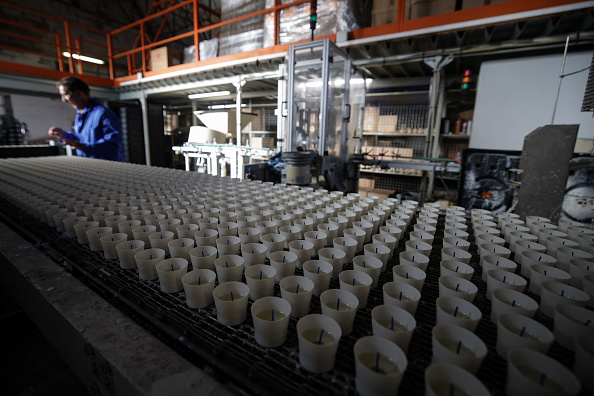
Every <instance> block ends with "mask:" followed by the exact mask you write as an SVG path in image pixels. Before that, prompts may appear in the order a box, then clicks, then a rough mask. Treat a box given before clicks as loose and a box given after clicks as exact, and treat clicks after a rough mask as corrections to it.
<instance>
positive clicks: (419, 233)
mask: <svg viewBox="0 0 594 396" xmlns="http://www.w3.org/2000/svg"><path fill="white" fill-rule="evenodd" d="M202 202H205V201H202ZM161 203H163V202H161ZM153 206H156V205H153ZM177 209H178V208H176V210H177ZM181 209H182V210H183V208H181ZM133 210H134V209H133ZM208 213H212V212H208ZM401 213H403V214H405V216H406V213H405V212H401ZM412 213H414V211H411V213H409V214H412ZM176 214H179V213H176ZM405 216H404V217H405ZM369 220H371V219H369ZM458 220H460V219H458ZM430 223H431V222H427V223H420V224H421V225H422V224H425V225H423V226H422V227H417V226H418V225H419V224H417V225H415V227H416V228H415V231H413V232H411V240H413V241H414V240H417V241H419V242H416V243H415V248H418V247H419V245H421V247H423V245H422V244H423V243H426V242H430V241H431V239H432V238H431V237H428V236H427V233H425V232H424V231H428V229H429V230H430V228H431V227H432V226H431V225H430ZM360 225H361V227H360V228H361V229H365V227H364V224H360ZM448 225H452V223H451V222H450V223H446V228H448ZM479 227H480V226H479ZM476 228H478V227H476ZM376 229H377V228H376ZM451 229H454V230H456V229H458V228H457V227H456V226H455V223H454V226H453V227H451ZM328 231H329V230H328ZM433 231H434V230H433ZM388 235H389V234H388ZM456 236H460V235H456ZM236 238H237V237H236ZM423 239H424V240H423ZM228 242H229V240H227V243H228ZM384 242H385V239H384ZM408 242H409V241H407V248H408V245H409V244H408ZM182 243H183V242H182ZM188 244H189V243H188ZM444 245H445V241H444ZM223 249H224V248H223ZM376 249H377V248H376ZM425 252H426V253H428V252H427V251H426V250H425ZM429 252H430V250H429ZM403 253H410V252H403ZM446 253H447V252H446ZM409 256H410V255H409ZM414 257H415V256H414V255H413V256H412V259H413V262H414ZM416 257H421V256H419V255H417V256H416ZM487 257H488V256H487ZM400 258H401V263H402V262H403V261H405V260H406V258H403V257H402V255H401V257H400ZM410 258H411V257H408V259H409V260H410ZM458 258H460V257H458ZM285 260H286V255H283V261H285ZM420 261H422V260H420ZM427 261H428V260H427ZM271 262H274V261H272V260H271ZM226 264H227V265H228V262H227V263H226ZM409 264H410V263H409ZM417 264H419V259H418V260H417ZM442 264H443V263H442ZM169 265H170V264H169V262H166V263H165V264H162V265H161V266H162V267H163V268H164V269H165V271H163V272H164V273H167V272H168V271H167V269H168V268H169ZM171 265H172V264H171ZM399 267H400V266H396V267H394V269H395V270H396V269H397V268H399ZM139 268H140V266H139ZM402 268H403V267H400V269H402ZM173 269H174V267H172V270H173ZM186 269H187V264H186ZM157 270H159V268H157ZM175 270H177V268H175ZM217 270H218V267H217ZM217 272H218V271H217ZM305 273H306V274H307V272H305ZM240 274H241V273H240ZM407 274H409V273H408V272H407ZM188 275H189V274H188ZM394 275H395V276H396V275H397V273H396V272H394ZM246 278H247V272H246ZM199 279H200V278H199ZM444 279H445V278H444ZM246 280H247V279H246ZM248 282H249V281H248ZM164 283H166V282H161V284H162V285H163V284H164ZM441 283H442V281H441V280H440V284H441ZM458 284H459V283H458ZM213 285H214V283H213ZM421 287H422V285H421ZM440 288H441V285H440ZM281 290H283V288H282V287H281ZM303 290H304V289H303V288H302V291H303ZM236 293H237V292H236ZM236 295H237V294H236ZM440 298H441V297H440ZM339 301H340V300H339ZM343 301H345V297H344V296H343ZM217 311H218V309H217ZM438 312H439V310H438ZM438 315H439V314H438ZM402 316H403V315H402V314H400V315H399V317H402ZM353 317H354V315H353ZM392 317H394V316H392ZM412 321H414V318H412ZM413 328H414V327H413ZM374 334H375V331H374ZM410 335H412V331H411V332H410ZM409 339H410V338H409ZM406 345H407V344H406ZM404 349H405V350H406V348H404Z"/></svg>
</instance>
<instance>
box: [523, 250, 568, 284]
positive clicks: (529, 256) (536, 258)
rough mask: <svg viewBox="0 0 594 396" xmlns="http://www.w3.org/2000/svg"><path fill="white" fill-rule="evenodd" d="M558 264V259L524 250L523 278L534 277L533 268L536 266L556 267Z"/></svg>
mask: <svg viewBox="0 0 594 396" xmlns="http://www.w3.org/2000/svg"><path fill="white" fill-rule="evenodd" d="M556 264H557V259H556V258H554V257H553V256H549V255H548V254H544V253H540V252H535V251H532V250H524V251H523V252H522V266H521V274H522V275H523V276H526V277H528V278H530V277H531V276H532V267H533V266H534V265H545V266H548V267H555V265H556ZM559 271H560V270H559ZM563 272H565V271H563Z"/></svg>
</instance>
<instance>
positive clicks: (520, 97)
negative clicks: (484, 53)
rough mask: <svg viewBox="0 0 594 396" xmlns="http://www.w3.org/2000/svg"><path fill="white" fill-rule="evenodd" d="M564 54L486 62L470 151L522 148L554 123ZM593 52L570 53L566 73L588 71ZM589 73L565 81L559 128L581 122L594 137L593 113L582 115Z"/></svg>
mask: <svg viewBox="0 0 594 396" xmlns="http://www.w3.org/2000/svg"><path fill="white" fill-rule="evenodd" d="M562 60H563V54H562V53H561V54H559V55H549V56H538V57H529V58H520V59H508V60H497V61H489V62H483V64H482V65H481V70H480V73H479V80H478V84H477V96H476V103H475V108H474V119H473V123H472V124H473V125H472V135H471V136H470V142H469V147H470V148H477V149H489V150H522V147H523V145H524V137H525V136H526V135H527V134H529V133H530V132H532V131H533V130H535V129H536V128H538V127H541V126H543V125H549V124H551V117H552V114H553V108H554V104H555V96H556V93H557V86H558V83H559V72H560V70H561V62H562ZM591 61H592V52H577V53H573V54H572V53H568V55H567V60H566V62H565V72H564V74H568V73H571V72H574V71H577V70H581V69H584V68H588V67H589V66H590V63H591ZM587 79H588V71H587V70H586V71H584V72H581V73H577V74H574V75H571V76H567V77H565V78H563V81H562V83H561V91H560V94H559V101H558V104H557V111H556V115H555V124H579V125H580V127H579V132H578V139H594V118H592V113H591V112H589V113H587V112H581V111H580V109H581V107H582V100H583V98H584V91H585V88H586V81H587Z"/></svg>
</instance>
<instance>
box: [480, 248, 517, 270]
mask: <svg viewBox="0 0 594 396" xmlns="http://www.w3.org/2000/svg"><path fill="white" fill-rule="evenodd" d="M478 252H479V255H480V256H481V259H480V261H479V264H480V266H481V267H482V266H483V263H484V260H485V259H484V258H485V256H499V257H503V258H509V256H510V255H511V250H509V249H508V248H506V247H503V246H499V245H495V244H494V243H490V242H487V243H482V244H480V245H479V248H478Z"/></svg>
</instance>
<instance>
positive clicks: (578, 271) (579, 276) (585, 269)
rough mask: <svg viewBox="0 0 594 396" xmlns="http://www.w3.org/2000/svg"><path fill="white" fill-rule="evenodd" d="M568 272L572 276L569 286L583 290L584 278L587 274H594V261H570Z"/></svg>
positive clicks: (577, 259)
mask: <svg viewBox="0 0 594 396" xmlns="http://www.w3.org/2000/svg"><path fill="white" fill-rule="evenodd" d="M568 271H569V275H571V280H570V281H569V284H570V285H571V286H573V287H576V288H578V289H583V287H584V277H585V276H586V274H588V273H594V272H593V271H594V261H593V260H585V259H580V258H574V259H571V260H569V269H568Z"/></svg>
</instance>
